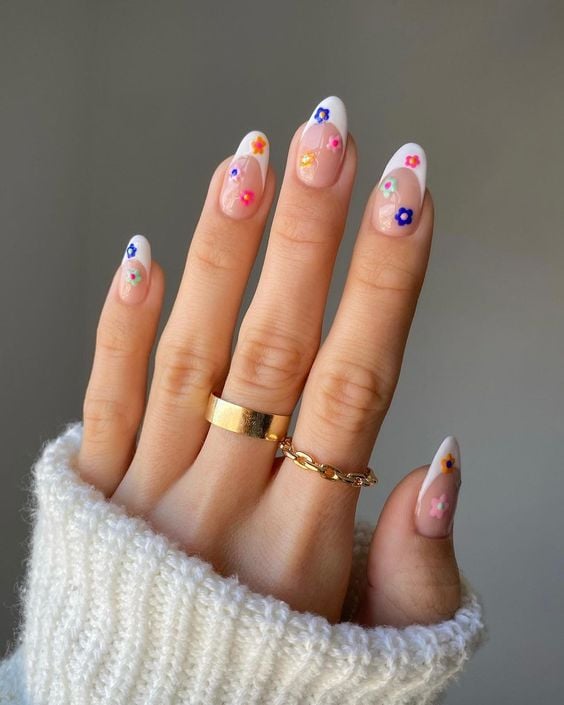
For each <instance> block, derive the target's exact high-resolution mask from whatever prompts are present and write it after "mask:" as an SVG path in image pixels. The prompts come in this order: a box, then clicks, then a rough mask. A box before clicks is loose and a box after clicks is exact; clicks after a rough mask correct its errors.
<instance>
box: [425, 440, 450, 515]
mask: <svg viewBox="0 0 564 705" xmlns="http://www.w3.org/2000/svg"><path fill="white" fill-rule="evenodd" d="M451 458H454V460H453V461H452V460H451ZM449 463H454V467H455V468H459V469H460V446H459V445H458V441H457V440H456V438H455V437H454V436H447V437H446V438H445V439H444V441H443V442H442V443H441V445H440V446H439V449H438V450H437V452H436V453H435V456H434V458H433V460H432V462H431V465H430V466H429V470H427V474H426V475H425V479H424V480H423V484H422V485H421V489H420V490H419V495H418V497H417V506H419V503H420V502H421V499H422V497H423V496H424V494H425V492H426V491H427V489H428V488H429V486H430V485H431V483H432V482H433V480H435V479H436V478H437V477H439V475H442V474H443V473H445V472H448V471H449V470H450V469H451V468H450V467H449ZM443 465H445V467H443Z"/></svg>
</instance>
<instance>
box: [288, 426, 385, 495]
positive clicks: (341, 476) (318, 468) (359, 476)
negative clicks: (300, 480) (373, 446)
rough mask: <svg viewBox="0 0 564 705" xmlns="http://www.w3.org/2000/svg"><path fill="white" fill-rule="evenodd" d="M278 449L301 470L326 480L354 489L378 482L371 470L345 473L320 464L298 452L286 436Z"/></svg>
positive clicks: (290, 439)
mask: <svg viewBox="0 0 564 705" xmlns="http://www.w3.org/2000/svg"><path fill="white" fill-rule="evenodd" d="M278 447H279V448H280V450H281V451H282V453H283V454H284V455H285V456H286V457H287V458H289V459H290V460H292V461H293V462H294V463H295V464H296V465H297V466H298V467H299V468H302V470H311V471H312V472H316V473H318V475H321V477H323V478H324V479H325V480H330V481H335V482H344V483H345V484H346V485H352V486H353V487H371V486H372V485H375V484H376V483H377V482H378V478H377V477H376V475H375V474H374V473H373V472H372V470H371V469H370V468H366V470H365V472H363V473H360V472H344V471H343V470H340V469H339V468H337V467H335V466H334V465H330V464H329V463H318V462H317V461H316V460H314V458H312V457H311V455H308V454H307V453H304V451H302V450H296V449H295V448H294V446H293V444H292V438H291V436H285V437H284V438H283V439H282V440H281V441H280V443H279V444H278Z"/></svg>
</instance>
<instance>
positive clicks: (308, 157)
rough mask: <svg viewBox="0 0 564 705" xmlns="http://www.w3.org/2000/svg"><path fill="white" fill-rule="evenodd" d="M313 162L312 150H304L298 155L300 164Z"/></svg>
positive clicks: (310, 164)
mask: <svg viewBox="0 0 564 705" xmlns="http://www.w3.org/2000/svg"><path fill="white" fill-rule="evenodd" d="M314 164H315V154H314V152H306V153H305V154H302V156H301V157H300V166H313V165H314Z"/></svg>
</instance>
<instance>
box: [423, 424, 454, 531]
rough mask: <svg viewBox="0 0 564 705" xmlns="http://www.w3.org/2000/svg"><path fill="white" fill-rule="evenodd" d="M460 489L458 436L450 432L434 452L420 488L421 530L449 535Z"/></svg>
mask: <svg viewBox="0 0 564 705" xmlns="http://www.w3.org/2000/svg"><path fill="white" fill-rule="evenodd" d="M444 468H446V471H445V469H444ZM459 489H460V449H459V447H458V443H457V442H456V438H454V437H453V436H448V438H445V440H444V441H443V442H442V443H441V445H440V447H439V449H438V450H437V452H436V453H435V456H434V458H433V461H432V462H431V465H430V466H429V470H428V471H427V474H426V475H425V478H424V480H423V483H422V484H421V489H420V490H419V495H418V497H417V504H416V508H415V526H416V528H417V531H418V533H420V534H421V535H422V536H428V537H430V538H441V537H444V536H448V535H449V533H450V531H451V529H452V521H453V516H454V510H455V509H456V502H457V498H458V491H459Z"/></svg>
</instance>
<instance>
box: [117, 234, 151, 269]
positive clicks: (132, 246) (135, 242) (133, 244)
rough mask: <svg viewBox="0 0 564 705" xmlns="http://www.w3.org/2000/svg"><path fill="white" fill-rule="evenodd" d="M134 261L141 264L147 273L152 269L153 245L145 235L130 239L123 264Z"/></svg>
mask: <svg viewBox="0 0 564 705" xmlns="http://www.w3.org/2000/svg"><path fill="white" fill-rule="evenodd" d="M132 259H136V260H138V261H139V262H141V264H142V265H143V266H144V267H145V269H146V270H147V272H149V270H150V269H151V245H150V244H149V241H148V240H147V238H146V237H145V236H144V235H134V236H133V237H132V238H130V239H129V242H128V243H127V247H126V248H125V252H124V253H123V259H122V262H127V261H128V260H132Z"/></svg>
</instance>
